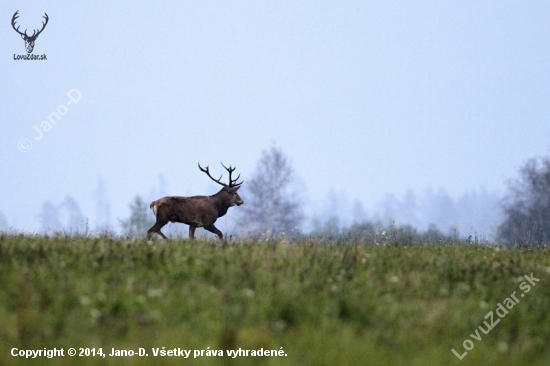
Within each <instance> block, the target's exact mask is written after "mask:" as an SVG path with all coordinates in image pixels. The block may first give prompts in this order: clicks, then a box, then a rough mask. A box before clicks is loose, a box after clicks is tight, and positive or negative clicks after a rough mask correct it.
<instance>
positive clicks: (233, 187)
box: [198, 163, 244, 206]
mask: <svg viewBox="0 0 550 366" xmlns="http://www.w3.org/2000/svg"><path fill="white" fill-rule="evenodd" d="M220 164H221V165H222V166H223V167H224V168H225V170H227V171H228V172H229V184H225V183H222V182H220V181H221V179H222V177H223V174H222V175H221V176H220V178H218V179H215V178H214V177H212V176H211V175H210V171H209V170H208V166H206V169H204V168H203V167H201V165H200V164H198V165H199V169H200V170H201V171H202V172H204V173H206V174H207V175H208V176H209V177H210V179H212V180H213V181H214V182H216V183H218V184H220V185H222V186H223V188H222V190H221V191H220V192H225V193H227V194H228V195H229V200H230V205H231V206H240V205H242V204H243V203H244V202H243V200H242V199H241V197H240V196H239V195H238V194H237V191H238V190H239V188H241V184H243V183H244V181H241V182H240V183H237V181H238V180H239V177H240V176H241V175H240V174H239V175H238V176H237V178H235V179H231V173H233V172H234V171H235V169H236V168H237V167H232V166H231V165H230V166H229V168H228V167H226V166H225V165H223V163H220Z"/></svg>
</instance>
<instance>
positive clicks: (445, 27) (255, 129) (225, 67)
mask: <svg viewBox="0 0 550 366" xmlns="http://www.w3.org/2000/svg"><path fill="white" fill-rule="evenodd" d="M16 10H19V15H20V18H19V19H18V24H21V29H24V28H29V30H30V29H32V28H38V27H39V26H40V25H41V21H42V20H43V18H42V15H43V13H44V12H47V13H48V15H49V24H48V25H47V26H46V28H45V30H44V31H43V33H42V34H40V36H39V37H38V39H37V41H36V45H35V49H34V54H37V55H41V54H46V55H47V61H15V60H14V59H13V55H14V54H25V53H26V52H25V48H24V42H23V40H22V39H21V38H20V37H19V35H17V33H15V31H14V30H13V29H12V27H11V24H10V21H11V17H12V16H13V13H15V11H16ZM0 19H2V21H1V22H0V60H1V61H0V68H1V72H0V83H1V85H2V94H1V97H0V111H1V113H0V121H1V122H0V123H1V126H2V130H1V132H0V156H1V157H2V158H1V162H0V171H1V172H2V173H1V178H0V191H1V192H2V200H1V201H0V211H1V212H3V213H4V215H5V216H6V217H7V218H8V222H9V223H10V224H11V225H14V226H15V227H16V228H19V229H22V230H37V229H38V228H39V227H40V225H39V223H38V219H37V215H38V213H39V211H40V207H41V204H42V202H44V201H46V200H49V201H52V202H54V203H56V204H57V203H60V202H61V201H62V200H63V199H64V197H65V196H66V195H70V196H72V197H74V198H75V199H76V200H77V201H78V202H79V203H80V206H81V209H82V212H83V213H84V214H85V215H86V216H89V217H90V218H91V220H94V219H95V205H94V200H93V191H94V190H95V189H96V188H97V185H98V180H99V178H100V177H101V178H102V179H103V181H104V183H105V187H106V189H107V192H108V196H109V200H110V203H111V216H112V220H113V222H114V223H116V219H117V218H123V217H125V216H127V214H128V208H127V206H128V203H129V202H130V201H131V200H132V198H133V197H134V196H135V195H136V194H138V193H139V194H142V195H144V196H147V195H148V194H149V192H151V189H152V188H155V187H157V186H158V184H159V183H158V181H159V178H158V177H159V174H162V175H163V176H164V178H165V180H166V184H167V193H168V194H173V195H194V194H212V193H215V190H216V188H215V187H214V186H213V185H212V184H210V183H209V182H208V179H207V177H206V176H205V175H204V174H202V173H201V172H200V171H199V170H198V169H197V162H201V163H202V164H208V163H210V164H211V166H212V169H213V170H214V168H215V169H216V170H215V171H219V173H221V170H218V169H219V168H221V167H220V166H219V165H218V162H219V161H223V162H225V163H226V164H236V165H237V168H238V170H239V172H241V177H243V178H244V179H245V181H246V179H247V176H250V174H251V173H252V172H253V170H254V168H255V164H256V162H257V160H258V159H259V157H260V152H261V151H262V150H263V149H266V148H268V147H269V146H270V145H271V144H272V143H273V142H274V143H276V144H277V145H278V146H279V147H281V148H282V149H283V151H284V152H285V153H286V154H287V155H288V157H289V158H290V159H291V161H292V163H293V166H294V168H295V170H296V172H297V174H298V175H299V177H300V179H301V181H302V183H303V185H304V187H305V188H306V190H307V191H306V192H307V197H308V202H309V205H310V207H314V206H315V205H318V204H319V202H322V201H323V200H324V199H326V197H327V195H329V192H331V190H332V192H338V194H343V195H345V196H346V197H347V198H348V200H350V201H353V200H356V199H357V200H359V201H360V202H362V203H363V205H364V207H365V209H366V210H367V211H371V210H374V209H375V206H376V204H377V202H380V201H382V200H383V199H384V197H385V196H386V194H388V193H392V194H394V195H396V196H398V197H401V196H404V195H405V194H406V192H407V190H409V189H410V190H412V191H413V192H423V191H425V190H426V189H428V188H430V187H432V188H433V189H435V190H439V189H444V190H445V191H446V192H448V193H449V195H450V196H451V197H455V198H457V197H459V196H461V195H463V194H464V193H465V192H469V191H471V190H477V189H482V187H484V188H485V189H486V190H487V191H489V192H497V193H500V192H502V191H503V190H504V187H505V185H504V182H505V180H506V179H508V178H513V177H515V176H516V175H517V169H518V167H519V166H520V165H521V164H522V163H523V162H524V161H525V160H526V159H528V158H531V157H533V156H539V155H544V154H547V153H548V152H549V150H548V148H549V147H550V119H549V115H550V113H549V112H550V109H549V106H550V105H549V97H550V89H549V88H550V66H549V65H550V62H549V61H550V60H549V54H550V53H549V51H550V48H549V46H550V41H549V40H550V2H548V1H526V2H520V1H514V2H502V1H460V2H449V1H401V2H396V1H392V2H389V1H338V2H337V1H332V2H320V1H280V0H279V1H231V2H221V1H220V2H208V1H193V2H191V1H157V2H152V3H147V4H143V5H142V4H141V3H137V2H134V1H132V2H131V1H117V2H106V1H95V2H86V3H84V2H74V1H33V2H29V1H26V2H23V1H3V2H2V4H1V5H0ZM29 33H32V32H29ZM71 89H77V90H78V91H80V92H81V94H82V99H81V100H80V101H79V102H78V103H77V104H72V105H67V101H68V97H67V96H66V94H67V92H68V91H70V90H71ZM60 105H64V106H66V107H67V110H66V114H65V115H64V116H62V119H61V120H60V121H59V122H57V124H56V125H55V126H54V128H53V129H52V130H51V131H49V132H47V133H45V134H44V136H43V138H42V139H41V140H34V138H35V136H37V132H36V131H35V129H34V128H33V126H35V125H36V126H40V124H41V122H43V121H45V120H47V118H48V116H50V114H51V113H52V112H55V111H56V110H57V109H58V107H59V106H60ZM61 111H62V112H63V111H65V110H64V109H63V107H61ZM22 138H28V139H30V140H31V142H32V143H33V145H32V148H31V150H30V151H28V152H21V151H20V150H19V149H18V143H19V141H20V140H21V139H22ZM245 189H246V182H245V184H244V185H243V190H245ZM229 214H231V212H230V213H229Z"/></svg>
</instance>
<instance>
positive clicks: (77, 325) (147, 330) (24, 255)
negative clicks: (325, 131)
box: [0, 236, 550, 365]
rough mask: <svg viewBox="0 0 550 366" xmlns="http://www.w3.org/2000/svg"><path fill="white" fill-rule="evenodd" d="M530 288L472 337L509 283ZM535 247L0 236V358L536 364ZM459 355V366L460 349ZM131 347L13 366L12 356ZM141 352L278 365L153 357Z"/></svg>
mask: <svg viewBox="0 0 550 366" xmlns="http://www.w3.org/2000/svg"><path fill="white" fill-rule="evenodd" d="M531 273H533V275H534V277H536V278H538V279H540V282H538V283H537V285H536V286H533V287H532V288H531V291H530V292H529V293H526V294H525V296H524V297H521V298H520V301H519V303H518V304H516V305H515V306H514V307H513V308H512V309H510V311H509V314H507V315H506V317H504V318H502V319H501V321H500V323H499V324H498V325H496V326H495V327H494V329H492V330H491V331H490V332H489V333H488V334H483V333H481V337H482V339H481V340H480V341H476V340H473V339H472V338H471V337H470V334H472V333H474V332H475V330H476V328H477V327H478V326H480V325H482V323H483V321H484V320H486V319H484V316H485V315H486V314H487V313H488V312H489V311H490V310H495V308H496V307H497V303H499V302H502V301H503V300H504V299H505V298H507V297H508V296H509V295H510V294H511V293H512V292H513V291H518V293H519V290H518V286H519V284H520V282H522V281H525V279H524V278H523V276H524V275H528V274H531ZM549 284H550V253H549V251H548V250H546V249H532V250H525V249H524V250H522V249H517V248H515V249H513V248H510V249H504V248H499V247H485V246H475V245H464V244H446V245H440V246H421V245H418V246H415V245H412V246H401V245H400V246H391V245H375V244H374V243H368V242H367V243H359V244H358V243H350V242H342V243H339V244H337V245H336V244H320V243H319V242H318V241H317V240H302V241H300V242H295V243H294V242H291V243H288V242H278V241H268V242H262V243H257V242H235V243H229V244H222V243H218V242H206V241H195V242H192V241H153V242H147V241H141V240H133V241H131V240H120V239H108V238H103V239H101V238H95V239H94V238H83V239H78V238H70V237H62V238H45V237H26V236H17V237H15V236H3V237H0V364H1V365H27V364H62V365H63V364H67V365H69V364H102V365H103V364H107V365H114V364H120V363H124V364H134V365H142V364H166V365H171V364H173V365H181V364H184V363H189V364H197V365H202V364H205V365H206V364H234V365H256V364H259V363H261V364H264V365H298V364H299V365H398V364H407V365H447V364H457V365H458V364H460V365H470V364H472V365H474V364H483V365H503V364H514V365H546V364H547V362H548V361H547V360H548V359H550V351H548V347H547V345H548V343H549V341H550V316H549V315H548V304H550V286H549ZM466 339H470V340H472V341H473V343H474V348H473V349H472V350H471V351H468V354H467V355H466V356H465V357H464V359H463V360H462V361H459V360H458V358H457V357H456V356H455V355H454V354H453V353H452V352H451V349H453V348H454V349H455V350H456V351H457V352H459V353H462V352H464V348H463V346H462V344H463V342H464V340H466ZM54 347H57V348H64V349H65V354H66V352H67V349H68V348H69V347H74V348H76V349H78V348H80V347H84V348H86V347H87V348H96V349H97V348H99V347H102V349H103V352H104V353H106V354H109V353H110V352H111V349H112V348H117V349H133V350H136V351H137V349H138V348H139V347H142V348H145V349H146V350H147V352H148V354H149V357H141V358H140V357H137V356H134V357H126V358H124V359H121V358H117V357H108V356H107V357H105V358H100V357H97V356H96V357H68V356H66V357H62V358H56V359H54V360H53V361H51V360H48V359H45V358H42V359H37V360H27V359H24V358H21V357H12V356H11V355H10V352H11V349H12V348H18V349H36V350H38V349H44V348H54ZM152 347H166V349H173V348H176V347H179V348H182V349H191V350H206V349H207V347H210V350H223V351H224V353H226V350H233V349H239V348H242V349H248V350H258V349H260V348H263V349H270V350H279V349H280V348H281V347H283V349H284V352H285V353H286V354H287V356H283V357H261V358H258V357H239V358H235V359H231V358H229V357H227V356H225V357H199V358H196V359H193V358H192V357H193V356H192V355H191V359H188V360H183V359H182V358H177V357H164V358H156V357H153V355H152V352H151V348H152Z"/></svg>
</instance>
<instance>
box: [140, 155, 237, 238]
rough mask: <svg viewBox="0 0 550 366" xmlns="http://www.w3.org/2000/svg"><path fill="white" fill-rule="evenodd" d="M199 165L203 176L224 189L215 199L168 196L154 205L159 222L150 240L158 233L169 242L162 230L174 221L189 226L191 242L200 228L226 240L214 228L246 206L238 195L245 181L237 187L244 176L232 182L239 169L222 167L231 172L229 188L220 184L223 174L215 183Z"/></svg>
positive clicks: (153, 228)
mask: <svg viewBox="0 0 550 366" xmlns="http://www.w3.org/2000/svg"><path fill="white" fill-rule="evenodd" d="M198 165H199V169H200V170H201V171H202V172H204V173H206V174H207V175H208V176H209V177H210V179H212V180H213V181H214V182H216V183H218V184H221V185H222V186H223V188H222V189H221V190H220V191H219V192H218V193H216V194H214V195H212V196H193V197H180V196H167V197H163V198H161V199H158V200H156V201H153V202H151V205H150V206H149V207H150V208H151V209H152V210H153V213H154V214H155V216H156V218H157V221H156V222H155V225H153V227H152V228H150V229H149V230H147V238H149V239H150V238H151V236H152V235H153V233H157V234H159V235H160V236H162V237H163V238H164V239H168V238H167V237H166V236H165V235H164V234H163V233H162V232H161V231H160V229H162V227H163V226H164V225H166V224H167V223H168V221H170V222H181V223H184V224H187V225H189V238H191V239H193V238H194V237H195V229H196V228H198V227H204V228H205V229H206V230H208V231H210V232H212V233H214V234H217V235H218V236H219V237H220V239H223V234H222V232H221V231H220V230H218V228H217V227H215V226H214V223H215V222H216V220H217V219H218V217H222V216H223V215H225V214H226V213H227V210H228V209H229V207H231V206H240V205H242V204H243V200H242V199H241V197H239V195H238V194H237V191H238V190H239V188H241V184H243V182H244V181H243V182H240V183H237V181H238V180H239V177H240V176H241V175H240V174H239V175H238V176H237V178H236V179H231V173H233V171H234V170H235V168H236V167H235V168H233V167H231V165H230V166H229V168H227V167H226V166H225V165H223V163H222V166H223V167H224V168H225V169H226V170H227V171H228V172H229V184H225V183H222V182H220V180H221V179H222V176H223V174H222V175H221V176H220V178H219V179H214V178H213V177H212V176H211V175H210V172H209V170H208V166H207V167H206V169H204V168H203V167H201V165H200V164H198Z"/></svg>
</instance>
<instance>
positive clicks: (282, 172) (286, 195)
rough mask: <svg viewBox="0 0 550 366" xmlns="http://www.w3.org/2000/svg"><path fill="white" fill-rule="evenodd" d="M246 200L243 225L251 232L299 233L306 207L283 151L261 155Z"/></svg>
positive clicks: (277, 150)
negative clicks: (304, 207)
mask: <svg viewBox="0 0 550 366" xmlns="http://www.w3.org/2000/svg"><path fill="white" fill-rule="evenodd" d="M243 197H244V198H245V199H246V200H247V202H248V204H247V206H246V207H243V210H242V216H243V217H244V220H243V221H244V222H245V224H246V225H247V226H248V228H249V229H252V231H257V232H262V233H266V232H267V231H269V232H270V233H271V234H274V235H278V234H282V233H285V234H287V235H291V234H292V233H296V234H297V233H298V228H300V226H301V224H302V222H303V220H304V215H303V211H302V210H303V207H302V206H303V204H302V201H301V199H300V196H299V194H298V189H297V187H296V177H295V173H294V170H293V168H292V166H291V165H290V162H289V161H288V158H287V157H286V156H285V155H284V154H283V152H282V150H281V149H280V148H277V147H276V146H271V148H270V149H269V150H267V151H265V150H264V151H262V157H261V159H260V161H259V162H258V164H257V165H256V170H255V172H254V174H253V176H252V178H251V179H249V180H248V183H247V187H246V191H245V192H243Z"/></svg>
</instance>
